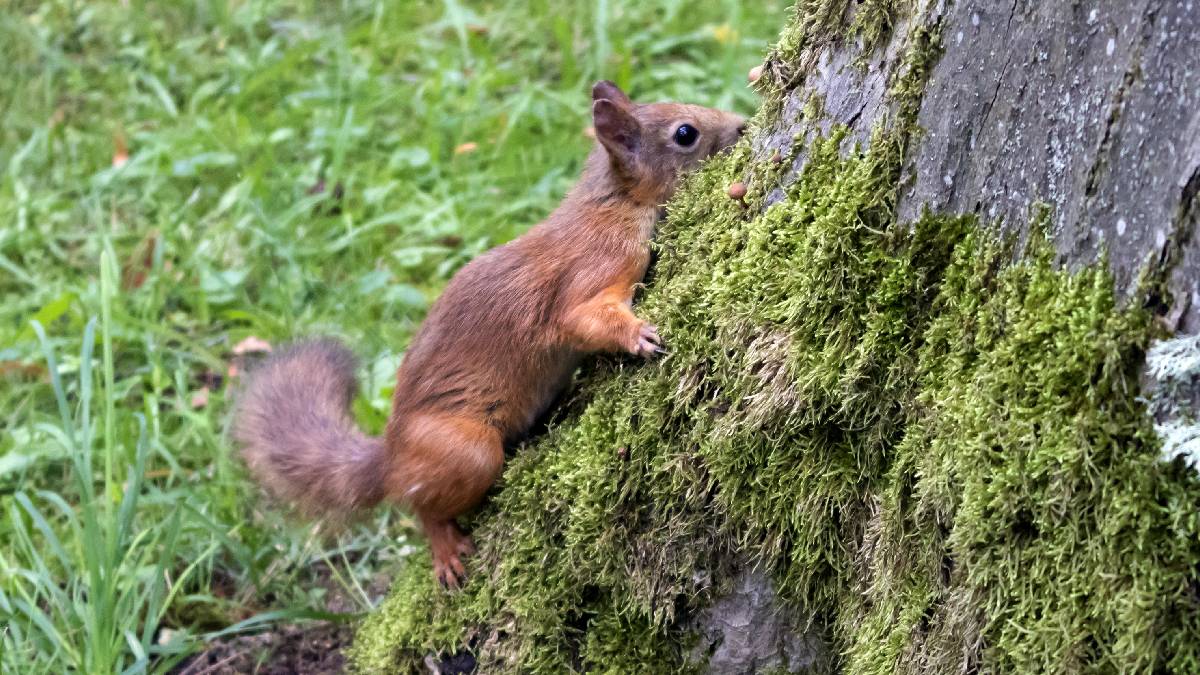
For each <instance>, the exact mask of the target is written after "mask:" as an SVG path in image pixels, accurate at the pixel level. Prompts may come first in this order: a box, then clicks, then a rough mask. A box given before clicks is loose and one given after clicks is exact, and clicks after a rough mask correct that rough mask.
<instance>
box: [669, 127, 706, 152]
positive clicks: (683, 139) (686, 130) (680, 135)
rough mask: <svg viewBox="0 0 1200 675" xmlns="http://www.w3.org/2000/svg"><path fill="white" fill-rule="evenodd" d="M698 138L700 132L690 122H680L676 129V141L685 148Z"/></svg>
mask: <svg viewBox="0 0 1200 675" xmlns="http://www.w3.org/2000/svg"><path fill="white" fill-rule="evenodd" d="M697 138H700V132H699V131H696V127H694V126H692V125H690V124H680V125H679V128H678V129H676V130H675V142H676V143H677V144H679V145H682V146H683V147H685V148H686V147H688V146H689V145H691V144H692V143H695V142H696V139H697Z"/></svg>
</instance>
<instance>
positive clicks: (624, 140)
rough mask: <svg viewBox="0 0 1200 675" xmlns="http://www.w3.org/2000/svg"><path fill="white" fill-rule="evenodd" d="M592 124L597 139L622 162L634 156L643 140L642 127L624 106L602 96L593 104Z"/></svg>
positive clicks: (614, 157)
mask: <svg viewBox="0 0 1200 675" xmlns="http://www.w3.org/2000/svg"><path fill="white" fill-rule="evenodd" d="M592 124H593V125H594V126H595V127H596V140H598V141H600V142H601V143H602V144H604V147H605V148H607V149H608V152H609V154H610V155H612V156H613V159H616V160H618V161H620V162H621V163H622V164H624V163H627V162H628V161H629V160H631V159H632V158H633V153H634V151H635V150H637V147H638V144H639V143H640V142H641V136H642V128H641V125H639V124H638V121H637V119H635V118H634V116H633V115H632V114H630V112H629V111H628V110H626V109H625V108H624V107H622V106H620V105H617V104H616V103H613V102H612V101H610V100H609V99H606V98H602V99H600V100H598V101H596V102H595V103H593V104H592Z"/></svg>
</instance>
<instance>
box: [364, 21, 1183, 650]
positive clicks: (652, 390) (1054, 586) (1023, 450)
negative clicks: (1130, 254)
mask: <svg viewBox="0 0 1200 675" xmlns="http://www.w3.org/2000/svg"><path fill="white" fill-rule="evenodd" d="M834 4H836V3H834ZM839 16H840V15H839ZM916 35H917V37H916V38H915V39H914V40H913V45H914V46H913V47H912V49H911V50H910V53H909V55H908V57H907V58H906V63H908V64H909V66H911V67H906V68H904V69H903V70H902V72H901V76H900V77H899V79H898V81H897V83H896V85H895V87H894V89H893V96H894V97H895V98H896V100H897V101H898V102H899V104H900V105H898V106H897V110H898V111H899V115H900V118H899V119H897V120H896V121H895V123H893V124H891V125H890V126H889V127H887V128H883V127H881V128H880V130H878V131H877V132H876V133H875V135H874V136H873V138H872V140H871V142H870V144H869V145H868V146H867V147H865V148H859V147H847V141H846V136H845V131H844V130H835V131H834V132H833V133H832V134H831V135H830V136H828V137H827V138H818V139H816V140H815V141H813V142H811V144H809V145H807V146H806V147H805V148H803V150H804V152H805V157H806V164H805V167H804V169H803V170H802V172H801V173H800V175H799V176H798V177H797V178H796V180H794V181H793V182H791V183H790V184H788V185H786V186H784V185H780V184H779V180H780V178H781V177H780V176H779V169H778V165H774V164H772V163H770V162H768V161H763V162H755V161H752V158H751V156H750V151H749V149H748V147H746V146H741V147H738V148H737V149H735V151H734V152H732V153H731V154H729V155H727V156H723V157H721V158H718V159H717V160H715V161H713V162H711V163H710V164H709V165H708V166H707V167H706V168H705V169H704V170H703V171H701V172H700V173H698V174H697V175H695V176H693V177H692V178H691V179H690V180H689V181H688V184H687V185H686V186H685V189H684V192H683V194H682V195H681V196H680V198H678V199H677V200H676V201H675V204H674V205H673V207H672V208H671V209H670V214H669V217H668V219H667V221H666V222H665V223H664V225H663V227H662V232H661V235H660V238H659V246H660V249H661V256H660V261H659V264H658V267H657V270H656V273H655V278H654V279H653V280H651V284H650V289H649V290H648V292H647V293H646V295H645V297H644V298H643V299H642V301H641V304H640V309H639V312H640V313H641V314H642V315H644V316H646V317H647V318H648V319H650V320H651V321H654V322H655V323H657V324H658V325H659V326H660V328H661V331H662V333H663V335H664V337H665V339H666V341H667V343H668V345H669V347H670V350H671V354H670V356H669V357H668V358H665V359H663V360H662V361H660V362H658V363H654V364H642V363H637V362H634V361H631V360H624V359H600V360H598V362H597V363H596V364H594V365H593V366H591V369H590V370H589V371H588V372H586V373H584V374H583V376H582V377H581V382H580V384H579V385H578V386H577V387H576V389H575V393H574V394H573V396H574V398H573V399H572V400H570V401H569V402H568V403H567V404H566V405H565V406H564V409H563V410H562V411H561V412H560V414H559V418H558V420H557V421H556V422H555V423H554V424H552V425H551V428H550V429H549V431H548V432H546V433H545V434H544V435H542V436H541V437H539V438H536V439H534V440H533V441H531V443H530V444H528V445H527V446H526V447H523V448H520V449H519V450H518V451H517V453H516V455H515V457H513V458H512V459H511V460H510V462H509V465H508V467H507V468H506V470H505V473H504V476H503V478H502V480H501V483H500V484H499V486H498V488H497V490H496V491H495V492H494V494H493V495H492V498H491V499H490V500H489V502H488V503H487V504H486V505H485V507H484V508H483V510H482V511H481V512H480V513H479V514H477V516H476V519H475V522H474V523H473V526H474V528H473V529H474V532H475V536H476V540H477V543H478V544H479V546H480V552H479V554H478V556H477V557H476V558H475V559H474V560H473V561H472V563H471V567H472V570H471V571H472V577H471V580H470V582H469V583H468V585H467V586H466V588H465V589H464V590H463V591H462V592H460V593H457V594H447V593H445V592H443V591H441V590H440V589H438V588H436V587H435V586H434V584H433V583H432V578H431V575H430V574H429V570H428V569H427V567H426V565H427V563H426V562H425V560H424V558H423V557H417V558H416V559H415V560H414V561H413V562H412V563H410V565H409V567H407V568H406V569H405V570H404V572H403V574H402V576H401V577H400V579H399V580H398V581H397V583H396V586H395V589H394V590H393V592H392V594H391V596H390V597H389V599H388V600H387V601H386V602H385V603H384V605H383V607H382V608H381V609H380V610H379V611H378V612H376V613H375V614H374V615H373V616H372V617H371V618H370V619H369V620H368V621H367V623H366V624H365V625H364V626H363V628H362V629H361V631H360V633H359V637H358V641H357V643H356V645H355V649H354V654H353V658H354V662H355V664H356V665H357V666H358V668H359V669H360V670H363V671H366V672H386V671H399V672H403V671H406V670H417V669H420V668H421V667H422V666H421V664H422V662H423V659H424V658H425V657H426V655H428V654H432V653H438V652H445V653H453V652H456V651H459V650H467V651H470V652H472V653H473V654H474V655H476V656H477V658H478V659H479V671H480V672H488V673H495V672H513V673H517V672H520V673H542V672H545V673H558V672H571V671H587V672H620V673H634V672H654V673H662V672H680V671H687V670H694V669H698V668H702V666H703V664H698V663H693V662H689V661H688V657H687V654H688V653H689V651H690V645H691V644H692V639H693V636H692V634H691V632H690V631H691V628H690V626H689V624H688V622H687V619H688V617H692V616H695V615H696V614H697V613H698V612H699V611H700V610H702V609H703V608H704V607H706V606H707V605H708V604H709V603H710V602H711V600H712V599H713V597H714V596H715V595H718V594H720V593H721V592H722V591H723V589H725V588H726V587H727V586H728V584H729V583H730V581H731V579H732V578H733V573H734V571H735V569H736V568H737V567H738V566H739V565H745V564H748V563H755V564H760V565H762V566H764V567H765V568H766V569H768V570H769V571H770V572H771V574H772V575H773V577H774V580H775V582H776V587H777V588H778V591H779V594H780V596H781V597H782V598H783V599H784V600H785V601H786V602H788V603H789V604H790V605H791V606H793V607H794V608H795V609H796V611H797V614H798V616H800V617H801V619H802V620H805V621H808V622H811V625H812V626H813V627H814V629H816V630H818V631H821V632H822V633H824V635H825V636H826V637H827V639H828V640H829V641H830V642H831V643H832V647H833V649H832V650H831V651H832V653H834V654H838V655H840V656H839V657H838V659H837V663H835V664H834V665H835V666H841V667H844V668H845V669H847V670H849V671H851V672H870V673H884V672H893V671H896V670H911V671H921V672H938V673H941V672H952V671H957V670H960V669H963V668H967V669H970V668H979V669H982V670H996V671H1010V670H1011V671H1018V672H1040V671H1064V670H1066V671H1074V670H1106V671H1107V670H1121V671H1124V670H1162V669H1171V670H1175V671H1179V672H1190V671H1195V670H1198V669H1200V618H1198V617H1200V600H1198V599H1197V595H1198V593H1197V590H1196V589H1197V588H1200V512H1198V511H1197V509H1196V504H1197V503H1200V481H1198V480H1197V479H1196V477H1195V475H1194V474H1192V473H1190V472H1189V471H1187V470H1186V469H1185V468H1184V467H1182V466H1181V465H1179V464H1164V463H1161V462H1160V461H1159V459H1158V457H1159V449H1158V447H1157V442H1156V439H1155V437H1154V436H1153V434H1152V433H1151V429H1150V421H1149V419H1148V418H1147V416H1146V415H1145V411H1144V409H1143V405H1142V403H1141V402H1139V400H1138V398H1137V392H1138V379H1137V372H1138V368H1139V367H1140V365H1141V364H1142V361H1143V350H1144V349H1145V347H1146V345H1147V343H1148V340H1149V338H1150V336H1151V334H1152V328H1151V327H1152V322H1151V321H1150V319H1149V317H1148V316H1147V314H1146V313H1144V312H1142V311H1140V310H1139V309H1138V308H1137V307H1136V306H1134V307H1132V308H1121V307H1120V306H1118V304H1117V302H1116V299H1115V295H1114V290H1113V286H1112V283H1111V280H1110V279H1109V277H1108V276H1107V274H1106V273H1105V272H1104V270H1103V269H1102V268H1096V269H1087V270H1082V271H1078V272H1074V273H1072V272H1068V271H1064V270H1061V269H1058V268H1057V267H1056V266H1055V265H1054V264H1053V261H1052V256H1051V251H1050V247H1049V244H1048V243H1046V241H1045V239H1044V238H1040V237H1033V238H1032V243H1031V244H1030V245H1029V246H1030V248H1029V250H1028V251H1025V252H1024V255H1022V256H1019V258H1020V260H1019V262H1013V259H1014V257H1016V256H1014V255H1013V254H1012V253H1013V252H1012V251H1011V250H1009V249H1008V248H1007V247H1006V246H1004V245H1002V244H1001V243H998V242H996V241H992V240H990V239H989V238H988V236H987V235H986V234H984V233H982V232H981V231H980V230H979V229H977V227H976V224H975V223H974V221H973V219H971V218H967V217H955V216H944V215H942V216H939V215H933V214H926V215H924V216H923V217H921V218H920V219H918V220H917V221H916V222H912V223H897V222H896V220H895V216H894V208H893V207H894V204H895V201H896V193H897V185H898V184H899V181H900V166H901V161H902V159H903V155H904V149H905V147H906V145H907V141H908V137H909V133H910V132H909V128H910V124H911V119H910V118H909V114H910V113H911V111H915V107H914V106H906V105H905V101H906V100H908V97H918V100H919V95H920V91H921V87H920V86H919V85H920V80H921V79H922V78H923V77H924V73H926V72H927V71H928V69H927V67H925V65H927V63H928V62H929V61H930V59H931V58H932V56H931V55H934V54H935V53H936V35H934V34H932V33H917V34H916ZM922 36H924V37H922ZM771 86H775V85H771ZM906 111H908V112H906ZM764 114H769V113H764ZM763 121H764V119H763V118H760V120H759V122H760V123H762V122H763ZM796 150H797V149H794V151H793V153H792V154H795V151H796ZM734 179H738V180H744V181H745V182H747V184H748V185H749V186H750V193H749V194H748V195H747V199H746V201H747V202H748V203H749V207H746V206H743V205H742V204H740V203H739V202H737V201H734V200H731V199H729V198H728V197H727V196H726V194H725V192H726V189H727V186H728V184H729V182H731V180H734ZM776 189H778V190H780V191H782V193H783V198H782V200H780V201H778V202H776V203H774V204H773V205H771V206H769V207H767V206H764V203H765V199H766V195H767V194H768V193H770V192H771V191H772V190H776Z"/></svg>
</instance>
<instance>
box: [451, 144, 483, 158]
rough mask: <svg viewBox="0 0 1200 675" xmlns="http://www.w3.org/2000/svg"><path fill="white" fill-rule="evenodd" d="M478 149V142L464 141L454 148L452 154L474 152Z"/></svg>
mask: <svg viewBox="0 0 1200 675" xmlns="http://www.w3.org/2000/svg"><path fill="white" fill-rule="evenodd" d="M478 149H479V144H478V143H475V142H473V141H467V142H466V143H463V144H462V145H459V146H458V147H457V148H454V154H456V155H465V154H467V153H468V152H475V151H476V150H478Z"/></svg>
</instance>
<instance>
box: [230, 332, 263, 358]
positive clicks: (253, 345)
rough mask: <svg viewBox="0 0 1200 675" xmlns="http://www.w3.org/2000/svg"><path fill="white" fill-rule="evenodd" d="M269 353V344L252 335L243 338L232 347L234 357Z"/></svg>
mask: <svg viewBox="0 0 1200 675" xmlns="http://www.w3.org/2000/svg"><path fill="white" fill-rule="evenodd" d="M269 351H271V343H270V342H267V341H266V340H264V339H262V338H260V337H256V336H254V335H251V336H248V337H246V338H243V339H242V341H241V342H239V343H237V344H236V345H234V346H233V353H234V355H235V356H241V355H243V354H255V353H258V352H269Z"/></svg>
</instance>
